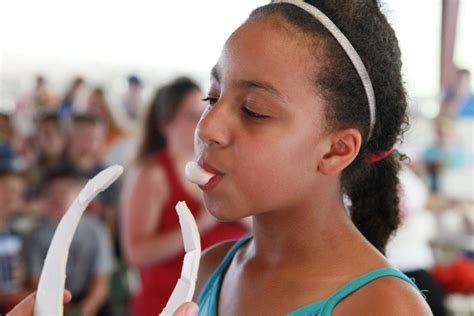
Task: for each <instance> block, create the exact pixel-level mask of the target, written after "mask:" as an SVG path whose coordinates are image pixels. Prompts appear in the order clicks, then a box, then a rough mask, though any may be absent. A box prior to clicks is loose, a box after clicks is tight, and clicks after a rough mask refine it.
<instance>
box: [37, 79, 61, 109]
mask: <svg viewBox="0 0 474 316" xmlns="http://www.w3.org/2000/svg"><path fill="white" fill-rule="evenodd" d="M57 103H58V100H57V98H56V97H55V96H54V95H53V94H52V93H51V92H50V91H49V90H48V87H47V86H46V79H45V78H44V77H43V76H42V75H38V76H36V85H35V88H34V90H33V105H34V106H36V107H37V108H39V109H41V108H46V109H52V108H55V107H56V106H57Z"/></svg>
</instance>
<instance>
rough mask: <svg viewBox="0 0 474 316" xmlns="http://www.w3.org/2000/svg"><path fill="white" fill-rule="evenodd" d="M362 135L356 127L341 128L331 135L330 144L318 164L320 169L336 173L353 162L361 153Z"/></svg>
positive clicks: (320, 170) (330, 173)
mask: <svg viewBox="0 0 474 316" xmlns="http://www.w3.org/2000/svg"><path fill="white" fill-rule="evenodd" d="M361 142H362V137H361V135H360V132H359V130H357V129H355V128H346V129H340V130H338V131H336V132H334V133H333V134H332V135H331V136H330V146H329V149H328V151H327V152H326V153H325V154H324V155H323V157H322V158H321V160H320V161H319V164H318V171H319V172H321V173H322V174H324V175H326V176H331V175H334V174H336V173H338V172H340V171H342V170H343V169H344V168H345V167H347V166H348V165H350V164H351V162H353V161H354V159H355V158H356V157H357V154H358V153H359V150H360V146H361Z"/></svg>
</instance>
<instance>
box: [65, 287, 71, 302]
mask: <svg viewBox="0 0 474 316" xmlns="http://www.w3.org/2000/svg"><path fill="white" fill-rule="evenodd" d="M71 299H72V294H71V292H69V290H64V296H63V302H64V304H67V303H69V302H70V301H71Z"/></svg>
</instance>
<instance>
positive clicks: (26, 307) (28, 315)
mask: <svg viewBox="0 0 474 316" xmlns="http://www.w3.org/2000/svg"><path fill="white" fill-rule="evenodd" d="M34 306H35V293H31V294H30V295H28V296H27V297H25V298H24V299H23V300H22V301H21V302H20V303H18V305H16V306H15V308H14V309H12V310H11V311H10V312H9V313H8V314H7V316H33V309H34Z"/></svg>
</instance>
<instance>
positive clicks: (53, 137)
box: [32, 111, 67, 193]
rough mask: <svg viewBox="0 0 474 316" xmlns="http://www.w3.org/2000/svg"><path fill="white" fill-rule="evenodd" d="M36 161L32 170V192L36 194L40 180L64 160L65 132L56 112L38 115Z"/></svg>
mask: <svg viewBox="0 0 474 316" xmlns="http://www.w3.org/2000/svg"><path fill="white" fill-rule="evenodd" d="M35 147H36V148H35V149H36V161H35V165H34V167H33V170H32V183H33V186H34V188H33V190H34V192H35V193H36V192H37V191H38V190H39V186H41V183H42V180H43V179H44V177H45V176H46V175H48V174H49V173H50V172H52V171H53V170H55V169H57V168H58V167H59V166H61V165H62V164H64V162H65V159H66V147H67V131H66V128H65V126H64V124H63V122H62V121H61V118H60V116H59V114H58V113H56V112H52V111H49V112H45V113H41V114H39V117H38V118H37V120H36V134H35Z"/></svg>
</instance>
